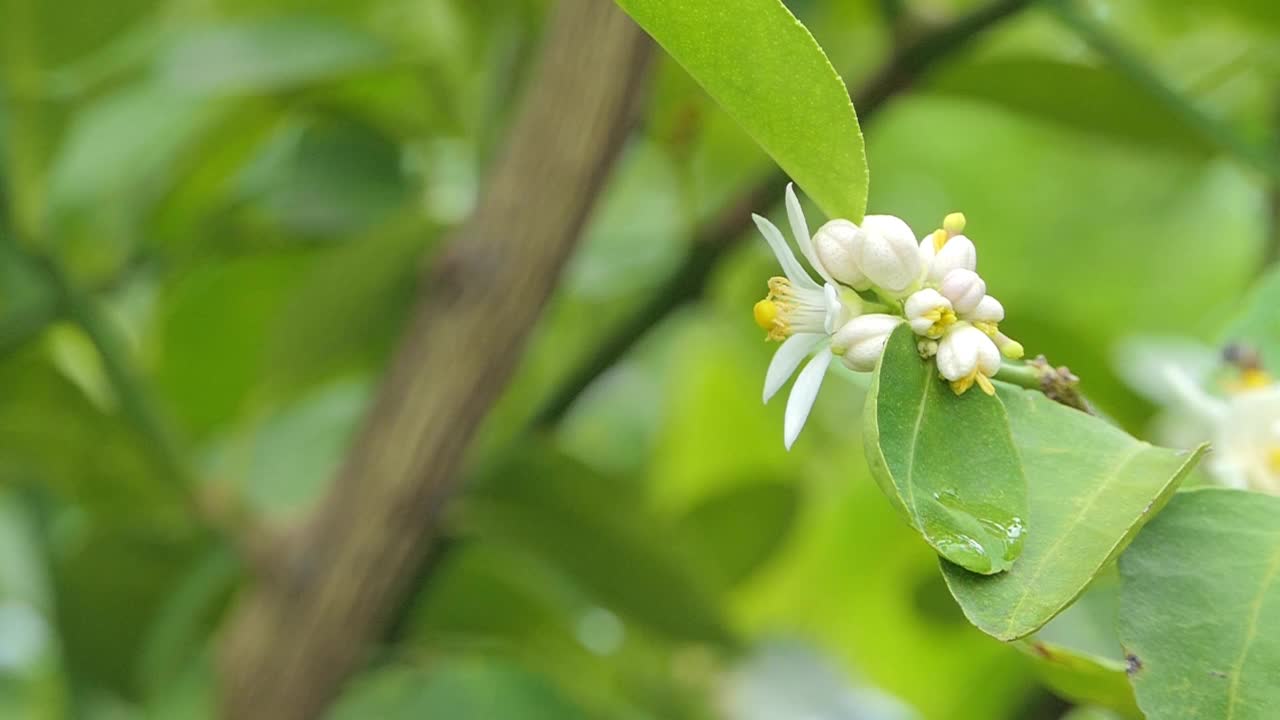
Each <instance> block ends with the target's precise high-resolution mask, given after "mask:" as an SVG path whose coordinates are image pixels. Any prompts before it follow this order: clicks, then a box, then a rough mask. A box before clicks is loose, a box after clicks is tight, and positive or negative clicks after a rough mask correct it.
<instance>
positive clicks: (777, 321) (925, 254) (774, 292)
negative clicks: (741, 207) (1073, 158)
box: [752, 185, 1022, 449]
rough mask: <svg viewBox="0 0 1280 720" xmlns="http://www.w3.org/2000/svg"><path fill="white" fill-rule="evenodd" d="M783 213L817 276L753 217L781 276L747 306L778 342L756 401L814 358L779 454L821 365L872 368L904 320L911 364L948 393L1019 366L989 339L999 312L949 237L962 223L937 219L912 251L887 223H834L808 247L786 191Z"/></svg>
mask: <svg viewBox="0 0 1280 720" xmlns="http://www.w3.org/2000/svg"><path fill="white" fill-rule="evenodd" d="M786 206H787V220H788V223H789V225H790V226H791V232H792V235H794V237H795V241H796V245H797V246H799V248H800V254H801V255H802V256H803V257H804V258H805V260H807V261H808V262H809V265H810V266H811V267H812V268H813V270H814V272H816V273H817V274H818V276H819V277H820V278H821V282H819V281H817V280H814V279H813V277H811V276H810V275H809V273H808V272H807V271H806V270H805V269H804V267H803V266H802V265H801V264H800V261H799V260H797V259H796V256H795V254H794V253H792V251H791V248H790V247H789V246H788V245H787V241H786V238H785V237H783V235H782V232H781V231H779V230H778V228H777V227H775V226H774V225H773V223H771V222H769V221H768V220H766V219H765V218H763V217H760V216H759V215H752V218H753V219H754V220H755V222H756V227H757V228H759V230H760V233H761V234H762V235H764V238H765V240H766V241H767V242H768V243H769V247H770V248H771V249H772V250H773V254H774V256H775V257H777V259H778V264H779V265H781V266H782V272H783V275H782V276H779V277H774V278H771V279H770V280H769V293H768V295H766V296H765V298H764V299H763V300H761V301H759V302H757V303H756V304H755V308H754V315H755V320H756V324H758V325H759V326H760V327H761V328H762V329H764V330H765V332H766V333H767V335H766V337H767V338H768V339H769V340H774V341H779V342H781V343H782V345H781V346H780V347H779V348H778V350H777V352H775V353H774V356H773V360H772V361H771V362H770V363H769V369H768V371H767V372H766V373H765V383H764V400H765V402H768V401H769V399H770V398H771V397H773V395H774V394H775V393H777V392H778V390H779V389H781V387H782V386H783V385H784V384H786V382H787V380H788V379H790V377H791V376H792V375H794V374H795V372H796V370H797V369H798V368H799V367H800V364H801V363H802V362H803V361H804V360H805V358H807V357H809V356H810V355H812V356H813V358H812V359H811V360H809V362H808V364H806V365H805V367H804V369H803V370H801V371H800V374H799V376H798V377H797V378H796V382H795V385H794V386H793V387H792V389H791V394H790V396H789V397H788V398H787V410H786V416H785V421H784V423H783V424H784V428H783V440H784V442H785V444H786V446H787V448H788V449H790V448H791V445H792V444H793V443H794V442H795V440H796V437H797V436H798V435H799V434H800V430H801V428H803V427H804V423H805V421H806V420H807V419H808V417H809V411H810V410H811V409H812V408H813V403H814V401H815V400H816V399H817V394H818V389H819V388H820V387H821V385H822V379H823V377H824V376H825V375H826V372H827V369H828V368H829V367H830V365H831V359H832V358H833V357H839V358H840V360H841V362H843V363H844V365H845V366H846V367H848V368H849V369H851V370H855V371H858V372H870V371H872V370H875V367H876V363H877V362H878V361H879V359H880V357H881V355H883V354H884V348H885V344H886V343H887V342H888V340H889V335H891V334H892V333H893V330H894V329H895V328H896V327H897V326H898V325H901V324H902V323H904V322H906V323H908V324H909V325H910V326H911V329H912V332H914V333H915V334H916V335H918V336H919V337H920V340H919V342H918V343H917V348H918V349H919V352H920V356H921V357H923V358H935V362H936V363H937V367H938V370H939V374H940V375H941V376H942V377H943V378H944V379H945V380H947V381H948V382H949V383H950V385H951V389H952V390H953V391H954V392H955V393H956V394H957V395H959V394H962V393H964V392H965V391H967V390H968V389H969V388H970V387H972V386H973V385H975V384H976V385H978V386H979V387H980V388H981V389H982V390H983V392H986V393H987V394H988V395H990V394H994V393H995V386H994V385H992V384H991V377H992V376H994V375H995V374H996V372H997V371H999V369H1000V357H1001V356H1002V355H1003V356H1004V357H1007V358H1011V359H1016V358H1020V357H1022V345H1020V344H1018V343H1017V342H1016V341H1014V340H1012V339H1010V338H1009V337H1008V336H1007V335H1005V334H1004V333H1002V332H1000V329H999V323H1000V322H1001V321H1003V320H1004V306H1002V305H1001V304H1000V302H999V301H998V300H996V299H995V298H994V297H991V296H990V295H988V294H987V284H986V282H985V281H983V279H982V277H981V276H980V275H978V273H977V263H978V258H977V249H976V248H975V247H974V244H973V241H971V240H970V239H969V238H967V237H965V236H964V235H961V234H960V233H961V232H963V230H964V227H965V217H964V215H962V214H960V213H952V214H950V215H948V216H947V217H946V219H945V220H944V221H943V227H942V228H940V229H938V230H936V231H934V232H932V233H930V234H929V235H927V236H926V237H925V238H924V239H922V240H919V241H917V240H916V237H915V234H914V233H912V231H911V228H910V227H909V226H908V225H907V224H906V223H905V222H903V221H902V220H900V219H898V218H896V217H893V216H892V215H868V216H866V217H865V218H864V219H863V221H862V225H861V226H858V225H856V224H854V223H852V222H850V221H849V220H845V219H840V218H837V219H834V220H831V221H830V222H828V223H826V224H825V225H823V226H822V227H820V228H819V229H818V232H817V233H816V234H815V235H814V236H812V237H810V235H809V226H808V224H807V223H806V222H805V218H804V212H803V211H802V210H801V208H800V201H799V199H798V198H797V197H796V194H795V190H794V188H793V187H792V186H791V185H788V186H787V192H786Z"/></svg>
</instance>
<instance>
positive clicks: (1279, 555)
mask: <svg viewBox="0 0 1280 720" xmlns="http://www.w3.org/2000/svg"><path fill="white" fill-rule="evenodd" d="M1277 574H1280V543H1277V544H1276V551H1275V553H1274V554H1273V555H1272V556H1271V561H1270V562H1269V564H1268V566H1267V571H1266V572H1265V573H1264V574H1263V576H1262V584H1261V586H1260V587H1259V588H1258V594H1257V596H1256V597H1254V599H1253V602H1252V603H1250V606H1249V624H1248V626H1247V627H1246V628H1245V633H1244V643H1243V644H1242V645H1241V647H1240V656H1239V657H1238V658H1236V661H1235V663H1234V664H1233V665H1232V667H1231V684H1230V686H1229V687H1228V688H1227V720H1231V718H1232V717H1234V716H1235V708H1236V698H1238V697H1239V695H1240V692H1239V690H1240V674H1241V673H1242V672H1243V671H1244V664H1245V662H1246V661H1247V660H1248V659H1249V650H1250V647H1251V646H1252V645H1253V641H1254V640H1255V639H1257V637H1258V616H1259V615H1261V614H1262V605H1263V601H1264V600H1265V599H1266V597H1267V591H1268V590H1270V589H1271V584H1272V583H1273V582H1275V579H1276V575H1277Z"/></svg>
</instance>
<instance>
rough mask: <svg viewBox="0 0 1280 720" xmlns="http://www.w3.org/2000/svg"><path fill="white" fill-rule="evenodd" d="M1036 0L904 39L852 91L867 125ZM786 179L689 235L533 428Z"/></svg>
mask: <svg viewBox="0 0 1280 720" xmlns="http://www.w3.org/2000/svg"><path fill="white" fill-rule="evenodd" d="M1035 2H1036V0H996V2H993V3H991V4H990V5H988V6H986V7H983V8H980V9H978V10H975V11H973V12H971V13H969V14H968V15H964V16H961V17H959V18H957V19H955V20H953V21H951V22H949V23H947V24H945V25H941V26H938V27H935V28H932V29H929V30H926V31H924V32H922V33H920V34H919V35H917V36H916V37H915V38H914V39H908V40H905V41H904V42H903V43H902V44H901V45H899V46H898V47H897V49H895V51H894V52H893V54H892V55H891V56H890V58H889V60H888V61H887V62H886V63H885V64H884V66H882V67H881V68H880V69H879V70H878V71H877V72H875V73H874V74H873V75H872V76H871V78H870V79H869V80H868V81H867V82H866V83H865V84H864V85H863V86H862V87H861V88H860V89H859V90H858V91H857V92H856V93H854V96H853V106H854V107H855V108H856V109H857V111H858V118H859V121H860V122H861V123H862V125H863V127H864V128H865V127H866V126H867V124H868V123H869V122H870V121H871V120H872V119H873V118H875V117H877V116H878V115H879V113H880V110H881V108H883V107H884V105H885V104H886V103H887V102H888V101H889V100H890V99H891V98H893V97H894V96H896V95H898V94H899V93H901V92H903V91H904V90H907V89H908V88H910V87H912V86H913V85H914V84H915V82H916V80H917V79H918V78H919V77H920V76H921V75H922V74H924V73H925V72H926V71H928V70H929V69H931V68H932V67H933V66H935V65H936V64H937V63H938V62H939V61H941V60H943V59H945V58H948V57H951V56H952V55H954V54H955V53H957V52H959V51H960V50H962V49H963V48H964V47H966V46H967V45H968V43H970V42H971V41H972V40H973V39H974V38H976V37H977V36H979V35H981V34H982V33H984V32H986V31H987V30H989V29H991V28H992V27H993V26H995V25H997V24H999V23H1000V22H1001V21H1003V20H1005V19H1007V18H1009V17H1011V16H1013V15H1016V14H1017V13H1018V12H1020V11H1022V10H1023V9H1025V8H1027V7H1028V6H1030V5H1032V4H1034V3H1035ZM786 185H787V176H786V175H784V174H783V173H782V172H781V171H778V170H774V171H771V172H770V173H768V174H767V175H764V176H763V177H761V178H759V179H758V180H757V181H756V182H755V183H753V184H752V185H750V186H748V187H747V189H745V190H744V191H743V192H742V193H741V194H740V195H738V196H737V197H736V198H734V199H733V200H732V201H731V202H730V203H729V204H728V205H726V206H725V207H724V209H722V210H721V211H720V212H719V214H717V215H715V216H714V217H712V218H711V219H710V220H708V221H707V222H706V223H704V224H703V225H702V226H701V227H699V228H697V229H696V230H695V231H694V234H693V238H692V239H691V242H690V244H689V248H688V250H687V251H686V253H685V257H684V260H683V261H682V262H681V264H680V266H679V267H678V268H677V269H676V271H675V273H674V274H673V275H671V277H669V278H667V280H666V281H665V282H663V283H662V284H661V286H659V287H658V288H656V289H655V290H654V291H653V293H652V294H650V295H649V297H648V298H647V299H645V300H644V301H643V302H642V303H641V304H640V306H639V308H637V309H636V311H635V312H634V313H632V314H631V315H630V316H629V317H627V318H626V319H625V320H623V321H622V322H621V323H620V324H619V325H618V326H617V327H616V328H614V329H613V331H612V332H610V333H609V335H608V336H607V337H605V339H604V341H603V342H601V343H600V345H598V346H597V347H596V348H595V349H594V350H593V351H592V352H591V354H590V355H589V356H588V357H587V358H586V359H585V360H584V361H583V362H582V363H581V364H579V365H578V366H577V367H576V368H575V369H574V370H573V372H571V373H570V374H569V375H568V377H567V378H566V379H565V380H564V382H563V383H561V385H560V386H559V387H558V388H556V389H555V390H554V391H553V392H552V393H551V394H550V396H549V398H548V400H547V401H546V402H545V403H544V404H543V406H542V407H541V408H540V409H539V410H538V412H537V413H536V414H535V415H534V418H533V421H532V425H533V426H534V427H535V428H542V427H548V426H551V425H554V424H555V423H556V422H557V421H559V419H560V418H561V417H562V416H563V415H564V414H565V412H567V411H568V409H569V408H570V406H572V405H573V403H574V401H575V400H577V398H578V396H579V395H581V394H582V392H583V390H585V389H586V388H587V387H588V386H589V385H590V384H591V383H592V382H594V381H595V379H596V378H597V377H599V376H600V375H601V374H603V373H604V372H605V371H606V370H608V369H609V368H610V367H613V365H614V364H615V363H617V362H618V359H619V358H621V357H622V356H623V355H625V354H626V353H627V351H629V350H630V349H631V348H632V347H633V346H634V345H635V344H636V343H637V342H639V340H640V338H642V337H644V335H645V334H646V333H647V332H648V331H649V330H650V329H651V328H653V327H655V326H657V325H658V324H659V323H661V322H662V321H663V320H664V319H666V318H667V316H669V315H670V314H671V313H672V312H674V311H675V310H676V309H678V308H680V307H683V306H684V304H685V303H688V302H691V301H693V300H696V299H698V298H699V297H700V296H701V295H702V291H703V289H704V288H705V287H706V284H707V280H708V279H709V278H710V277H711V272H712V271H713V270H714V269H715V267H716V265H717V263H719V261H720V259H721V258H722V257H724V256H725V255H727V254H728V253H729V251H730V250H732V249H733V248H735V247H736V246H737V244H738V242H739V241H740V240H741V238H742V237H743V235H744V234H745V233H746V232H748V230H749V229H750V228H751V227H752V224H751V213H752V212H756V211H759V210H760V209H761V208H768V207H772V206H774V205H775V204H776V203H777V202H778V201H779V200H780V199H781V198H782V193H783V191H784V190H785V189H786Z"/></svg>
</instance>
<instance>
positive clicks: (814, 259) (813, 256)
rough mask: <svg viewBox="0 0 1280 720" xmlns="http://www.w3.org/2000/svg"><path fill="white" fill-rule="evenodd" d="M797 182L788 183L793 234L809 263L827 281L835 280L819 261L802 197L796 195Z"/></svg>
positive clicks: (789, 216)
mask: <svg viewBox="0 0 1280 720" xmlns="http://www.w3.org/2000/svg"><path fill="white" fill-rule="evenodd" d="M794 185H795V183H787V221H788V222H790V223H791V234H792V235H794V236H795V238H796V244H797V245H799V246H800V254H802V255H804V259H805V260H808V261H809V265H810V266H811V267H812V268H813V269H814V270H816V271H818V274H819V275H821V276H822V279H823V280H825V281H826V282H834V280H832V279H831V276H830V275H828V274H827V269H826V268H824V267H823V266H822V263H820V262H818V253H816V252H814V249H813V240H812V239H811V238H810V237H809V223H807V222H805V219H804V209H803V208H801V207H800V198H798V197H796V191H795V187H794Z"/></svg>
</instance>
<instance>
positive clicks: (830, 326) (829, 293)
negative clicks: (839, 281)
mask: <svg viewBox="0 0 1280 720" xmlns="http://www.w3.org/2000/svg"><path fill="white" fill-rule="evenodd" d="M822 292H823V293H824V294H825V296H826V299H827V317H826V318H825V319H824V320H823V321H822V328H823V329H824V330H826V331H827V334H828V335H830V334H831V333H833V332H835V331H836V328H838V327H840V323H841V321H843V320H844V303H843V302H841V301H840V291H839V290H836V286H835V285H833V284H831V283H827V284H826V285H823V286H822Z"/></svg>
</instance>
